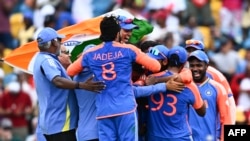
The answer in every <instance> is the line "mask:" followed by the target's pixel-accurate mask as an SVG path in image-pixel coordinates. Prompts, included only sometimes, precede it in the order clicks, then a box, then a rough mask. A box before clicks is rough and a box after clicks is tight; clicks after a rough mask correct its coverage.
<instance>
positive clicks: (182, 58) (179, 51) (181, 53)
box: [168, 46, 188, 63]
mask: <svg viewBox="0 0 250 141" xmlns="http://www.w3.org/2000/svg"><path fill="white" fill-rule="evenodd" d="M174 54H176V55H177V56H178V57H179V62H180V63H185V62H186V61H187V57H188V54H187V51H186V50H185V49H184V48H183V47H181V46H174V47H173V48H171V49H170V50H169V52H168V58H170V56H171V55H174Z"/></svg>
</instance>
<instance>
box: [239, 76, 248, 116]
mask: <svg viewBox="0 0 250 141" xmlns="http://www.w3.org/2000/svg"><path fill="white" fill-rule="evenodd" d="M238 106H240V107H241V108H243V111H246V112H249V111H250V78H249V77H246V78H244V79H243V80H242V81H241V82H240V95H239V99H238Z"/></svg>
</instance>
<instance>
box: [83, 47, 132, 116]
mask: <svg viewBox="0 0 250 141" xmlns="http://www.w3.org/2000/svg"><path fill="white" fill-rule="evenodd" d="M84 56H85V55H84ZM135 59H136V53H135V52H134V51H133V49H131V48H130V46H129V45H123V44H119V43H113V42H106V43H105V44H101V45H99V46H97V47H94V50H92V51H90V52H87V53H86V57H84V58H83V63H84V65H83V66H89V67H90V69H91V70H92V72H93V73H94V75H95V77H96V78H97V79H98V80H101V81H105V84H106V88H105V90H103V91H102V92H101V94H99V95H98V96H97V100H96V105H97V116H98V117H105V116H114V115H116V114H125V113H126V112H132V111H134V110H135V109H136V102H135V99H134V94H133V90H132V85H131V70H132V66H131V64H132V62H134V61H135ZM103 105H105V106H103ZM125 105H126V106H125ZM104 107H105V109H104ZM107 107H108V108H107Z"/></svg>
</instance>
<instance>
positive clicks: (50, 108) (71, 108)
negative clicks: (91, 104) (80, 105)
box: [33, 52, 78, 135]
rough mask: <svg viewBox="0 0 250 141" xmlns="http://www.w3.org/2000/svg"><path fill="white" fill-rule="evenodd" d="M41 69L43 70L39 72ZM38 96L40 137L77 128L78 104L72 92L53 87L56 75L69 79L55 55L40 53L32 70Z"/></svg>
mask: <svg viewBox="0 0 250 141" xmlns="http://www.w3.org/2000/svg"><path fill="white" fill-rule="evenodd" d="M41 68H42V69H41ZM33 76H34V82H35V86H36V92H37V96H38V106H39V122H38V123H39V127H40V129H41V131H42V133H43V134H48V135H49V134H55V133H59V132H63V131H68V130H71V129H75V128H76V127H77V117H78V115H77V113H78V112H77V107H76V106H77V105H76V99H75V94H74V91H73V90H69V89H61V88H58V87H56V86H55V85H54V84H53V83H52V80H53V79H54V78H55V77H56V76H61V77H64V78H66V79H71V78H70V77H69V76H68V75H67V73H66V71H65V69H64V68H63V66H62V65H61V64H60V62H59V60H58V58H57V56H55V55H54V54H50V53H46V52H39V53H38V54H37V56H36V58H35V62H34V68H33Z"/></svg>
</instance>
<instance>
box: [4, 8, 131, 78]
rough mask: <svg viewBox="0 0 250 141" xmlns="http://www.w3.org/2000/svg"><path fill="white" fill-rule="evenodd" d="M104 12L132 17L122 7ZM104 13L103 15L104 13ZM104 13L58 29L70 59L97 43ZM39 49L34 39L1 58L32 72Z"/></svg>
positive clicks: (5, 61) (7, 62) (11, 64)
mask: <svg viewBox="0 0 250 141" xmlns="http://www.w3.org/2000/svg"><path fill="white" fill-rule="evenodd" d="M106 14H114V15H122V16H126V17H128V18H132V19H133V18H134V17H133V16H132V15H131V14H130V13H128V12H127V11H124V10H122V9H117V10H114V11H111V12H109V13H106ZM106 14H104V15H106ZM104 15H101V16H99V17H95V18H91V19H88V20H85V21H82V22H80V23H77V24H75V25H72V26H68V27H65V28H62V29H60V30H58V33H59V34H63V35H65V36H66V38H64V39H63V44H64V45H65V47H66V48H68V49H69V50H70V53H71V55H72V58H71V59H72V60H73V61H74V60H75V59H76V57H77V56H78V55H79V54H80V53H81V52H82V51H83V49H84V47H85V46H86V45H88V44H99V43H100V40H99V39H98V38H99V36H100V28H99V25H100V22H101V20H102V18H103V16H104ZM38 51H39V49H38V47H37V43H36V41H32V42H29V43H27V44H25V45H22V46H20V47H18V48H16V49H15V50H13V51H12V52H11V53H10V54H9V55H8V56H6V57H4V58H2V60H3V61H4V63H6V64H9V65H10V66H13V67H15V68H18V69H20V70H22V71H25V72H27V73H30V74H32V72H33V65H34V60H35V58H36V54H37V53H38Z"/></svg>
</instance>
